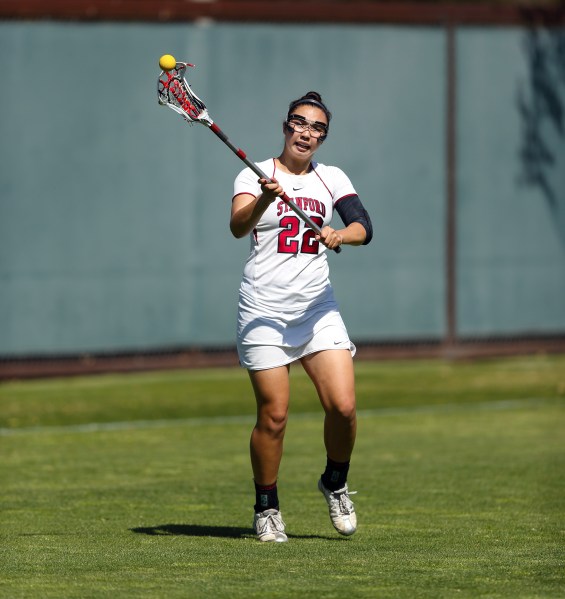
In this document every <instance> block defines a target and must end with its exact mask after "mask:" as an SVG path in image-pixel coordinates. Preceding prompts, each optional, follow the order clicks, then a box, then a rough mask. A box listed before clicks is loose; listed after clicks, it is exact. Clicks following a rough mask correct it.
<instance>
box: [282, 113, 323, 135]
mask: <svg viewBox="0 0 565 599" xmlns="http://www.w3.org/2000/svg"><path fill="white" fill-rule="evenodd" d="M286 124H287V126H288V127H289V128H290V129H291V130H292V131H294V132H295V133H304V131H306V130H307V129H309V130H310V135H311V136H312V137H325V136H326V135H327V134H328V126H327V125H326V124H325V123H322V122H320V121H309V120H308V119H305V118H304V117H303V116H300V115H299V114H291V115H290V116H289V117H288V120H287V121H286Z"/></svg>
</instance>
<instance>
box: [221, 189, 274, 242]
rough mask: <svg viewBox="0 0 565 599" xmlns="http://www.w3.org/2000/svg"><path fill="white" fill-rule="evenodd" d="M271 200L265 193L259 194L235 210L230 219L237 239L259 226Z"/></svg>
mask: <svg viewBox="0 0 565 599" xmlns="http://www.w3.org/2000/svg"><path fill="white" fill-rule="evenodd" d="M270 203H271V202H270V201H269V200H268V199H265V197H264V196H263V194H261V195H260V196H257V197H256V198H255V199H254V200H253V201H252V202H249V203H248V204H245V205H243V206H242V207H240V208H237V209H235V210H234V211H233V213H232V216H231V219H230V231H231V232H232V235H233V236H234V237H236V238H237V239H239V238H241V237H245V235H249V233H251V231H253V229H254V228H255V227H256V226H257V223H258V222H259V220H260V219H261V216H263V213H264V212H265V210H266V209H267V208H268V207H269V204H270Z"/></svg>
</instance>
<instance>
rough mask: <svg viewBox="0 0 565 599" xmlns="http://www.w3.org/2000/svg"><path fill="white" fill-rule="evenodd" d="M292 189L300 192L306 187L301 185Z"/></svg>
mask: <svg viewBox="0 0 565 599" xmlns="http://www.w3.org/2000/svg"><path fill="white" fill-rule="evenodd" d="M292 189H293V191H299V190H301V189H304V185H299V186H298V187H293V188H292Z"/></svg>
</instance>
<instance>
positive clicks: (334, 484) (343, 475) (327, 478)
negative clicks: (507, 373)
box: [322, 458, 349, 491]
mask: <svg viewBox="0 0 565 599" xmlns="http://www.w3.org/2000/svg"><path fill="white" fill-rule="evenodd" d="M348 472H349V462H334V461H333V460H332V459H330V458H328V461H327V464H326V470H325V472H324V473H323V474H322V482H323V483H324V487H326V489H329V490H330V491H337V490H338V489H342V488H343V487H345V483H346V482H347V473H348Z"/></svg>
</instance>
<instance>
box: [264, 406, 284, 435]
mask: <svg viewBox="0 0 565 599" xmlns="http://www.w3.org/2000/svg"><path fill="white" fill-rule="evenodd" d="M287 421H288V412H287V411H286V410H265V411H263V412H262V413H261V414H260V416H259V419H258V421H257V427H258V428H259V429H261V430H262V431H263V432H265V433H267V434H268V435H269V436H271V437H281V436H283V435H284V432H285V430H286V423H287Z"/></svg>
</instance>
